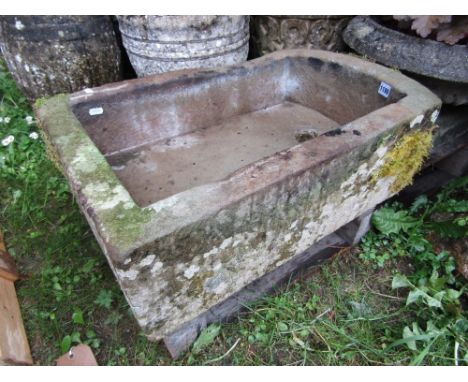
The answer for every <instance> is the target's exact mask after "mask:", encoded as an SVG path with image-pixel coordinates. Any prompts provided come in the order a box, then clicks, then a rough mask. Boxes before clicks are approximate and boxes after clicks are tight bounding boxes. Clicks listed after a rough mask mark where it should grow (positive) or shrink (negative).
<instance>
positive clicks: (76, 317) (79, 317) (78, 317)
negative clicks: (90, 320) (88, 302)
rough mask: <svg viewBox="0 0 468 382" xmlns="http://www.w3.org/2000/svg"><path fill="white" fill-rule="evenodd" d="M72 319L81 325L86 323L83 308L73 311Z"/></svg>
mask: <svg viewBox="0 0 468 382" xmlns="http://www.w3.org/2000/svg"><path fill="white" fill-rule="evenodd" d="M72 320H73V323H75V324H81V325H83V324H84V319H83V312H82V311H81V309H77V310H75V311H74V312H73V314H72Z"/></svg>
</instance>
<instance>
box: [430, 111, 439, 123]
mask: <svg viewBox="0 0 468 382" xmlns="http://www.w3.org/2000/svg"><path fill="white" fill-rule="evenodd" d="M438 116H439V110H437V109H436V110H434V112H433V113H432V114H431V122H432V123H434V122H435V121H437V117H438Z"/></svg>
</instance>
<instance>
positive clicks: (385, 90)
mask: <svg viewBox="0 0 468 382" xmlns="http://www.w3.org/2000/svg"><path fill="white" fill-rule="evenodd" d="M391 91H392V87H391V86H390V85H389V84H387V83H385V82H381V83H380V86H379V94H380V95H381V96H384V97H385V98H388V96H389V95H390V92H391Z"/></svg>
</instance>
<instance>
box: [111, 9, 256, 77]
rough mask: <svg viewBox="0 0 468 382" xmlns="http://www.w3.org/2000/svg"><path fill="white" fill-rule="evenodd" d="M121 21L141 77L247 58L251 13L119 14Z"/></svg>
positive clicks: (131, 54)
mask: <svg viewBox="0 0 468 382" xmlns="http://www.w3.org/2000/svg"><path fill="white" fill-rule="evenodd" d="M118 20H119V27H120V31H121V32H122V39H123V44H124V46H125V48H126V50H127V53H128V56H129V57H130V61H131V63H132V65H133V68H134V69H135V71H136V72H137V74H138V76H139V77H144V76H147V75H150V74H155V73H163V72H169V71H173V70H178V69H188V68H211V67H215V66H223V65H233V64H236V63H239V62H242V61H245V60H246V59H247V54H248V49H249V46H248V42H249V17H248V16H118Z"/></svg>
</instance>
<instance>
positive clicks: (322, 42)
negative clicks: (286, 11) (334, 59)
mask: <svg viewBox="0 0 468 382" xmlns="http://www.w3.org/2000/svg"><path fill="white" fill-rule="evenodd" d="M349 20H351V16H251V21H250V23H251V35H252V47H253V50H254V53H253V55H254V56H255V57H258V56H263V55H265V54H268V53H272V52H274V51H277V50H281V49H293V48H309V49H324V50H330V51H335V52H340V51H343V49H344V48H345V47H346V45H345V43H344V42H343V39H342V37H341V34H342V32H343V29H344V28H345V27H346V25H347V24H348V22H349Z"/></svg>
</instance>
